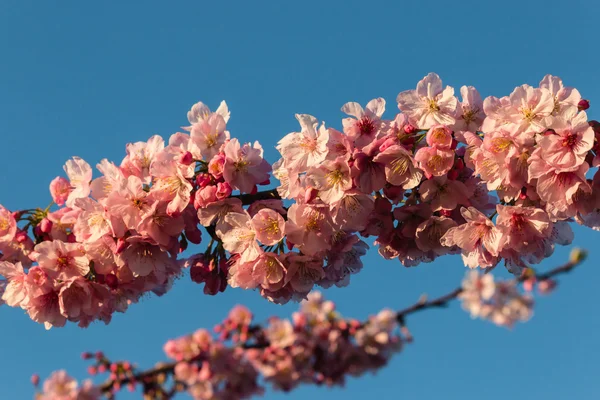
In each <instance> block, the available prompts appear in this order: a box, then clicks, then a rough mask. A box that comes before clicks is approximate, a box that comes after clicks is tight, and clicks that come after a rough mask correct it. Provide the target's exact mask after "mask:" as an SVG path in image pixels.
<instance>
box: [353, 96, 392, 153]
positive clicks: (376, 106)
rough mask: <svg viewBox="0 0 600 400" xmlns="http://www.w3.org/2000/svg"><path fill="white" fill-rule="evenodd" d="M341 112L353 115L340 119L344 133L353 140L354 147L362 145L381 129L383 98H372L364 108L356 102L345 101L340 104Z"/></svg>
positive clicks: (369, 141) (371, 139)
mask: <svg viewBox="0 0 600 400" xmlns="http://www.w3.org/2000/svg"><path fill="white" fill-rule="evenodd" d="M342 112H344V113H345V114H347V115H350V116H352V117H354V118H344V119H343V120H342V125H343V126H344V133H346V135H348V137H349V138H350V139H351V140H353V142H354V145H355V146H356V147H364V146H366V145H367V144H369V143H371V142H372V141H373V139H374V138H375V137H376V136H377V134H378V133H379V130H380V129H381V125H382V121H381V117H382V116H383V113H384V112H385V100H384V99H382V98H381V97H379V98H377V99H373V100H371V101H369V103H368V104H367V106H366V107H365V109H363V108H362V107H361V105H360V104H358V103H354V102H350V103H346V104H344V105H343V106H342Z"/></svg>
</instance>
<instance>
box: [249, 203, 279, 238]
mask: <svg viewBox="0 0 600 400" xmlns="http://www.w3.org/2000/svg"><path fill="white" fill-rule="evenodd" d="M252 227H253V228H254V231H255V232H256V238H257V239H258V240H259V241H260V242H261V243H262V244H264V245H266V246H272V245H274V244H276V243H277V242H279V241H280V240H281V239H283V235H284V234H285V221H284V219H283V217H282V216H281V214H279V213H278V212H276V211H273V210H270V209H268V208H263V209H262V210H260V211H258V212H257V213H256V214H255V215H254V216H253V217H252Z"/></svg>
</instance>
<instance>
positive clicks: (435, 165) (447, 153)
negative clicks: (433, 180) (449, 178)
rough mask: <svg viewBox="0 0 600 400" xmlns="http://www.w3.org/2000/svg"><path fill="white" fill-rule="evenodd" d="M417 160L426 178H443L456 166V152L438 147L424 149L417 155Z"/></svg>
mask: <svg viewBox="0 0 600 400" xmlns="http://www.w3.org/2000/svg"><path fill="white" fill-rule="evenodd" d="M415 160H416V161H417V162H418V163H419V168H421V169H422V170H423V172H425V176H427V177H430V176H441V175H444V174H446V173H447V172H448V171H450V168H452V165H454V152H452V151H451V150H444V149H438V148H436V147H422V148H420V149H419V150H418V151H417V153H416V154H415Z"/></svg>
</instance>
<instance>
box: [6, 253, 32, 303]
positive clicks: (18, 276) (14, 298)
mask: <svg viewBox="0 0 600 400" xmlns="http://www.w3.org/2000/svg"><path fill="white" fill-rule="evenodd" d="M0 275H2V276H3V277H4V278H6V279H7V280H8V284H7V285H6V287H5V288H4V293H3V294H2V295H1V296H0V297H2V300H3V301H4V302H5V303H6V304H7V305H8V306H10V307H18V306H21V304H23V303H24V302H25V303H26V299H27V289H26V287H25V279H26V278H27V275H26V274H25V272H24V271H23V266H22V265H21V263H16V264H13V263H10V262H7V261H0Z"/></svg>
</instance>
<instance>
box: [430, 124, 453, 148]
mask: <svg viewBox="0 0 600 400" xmlns="http://www.w3.org/2000/svg"><path fill="white" fill-rule="evenodd" d="M425 140H426V141H427V144H428V145H429V146H430V147H436V148H438V149H450V146H452V130H451V129H450V128H448V127H447V126H445V125H434V126H432V127H431V128H429V130H428V131H427V135H426V136H425Z"/></svg>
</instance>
